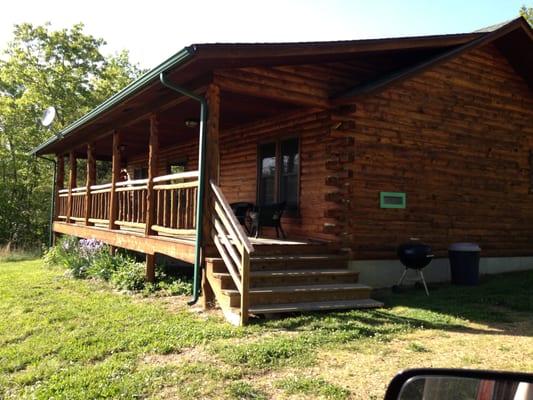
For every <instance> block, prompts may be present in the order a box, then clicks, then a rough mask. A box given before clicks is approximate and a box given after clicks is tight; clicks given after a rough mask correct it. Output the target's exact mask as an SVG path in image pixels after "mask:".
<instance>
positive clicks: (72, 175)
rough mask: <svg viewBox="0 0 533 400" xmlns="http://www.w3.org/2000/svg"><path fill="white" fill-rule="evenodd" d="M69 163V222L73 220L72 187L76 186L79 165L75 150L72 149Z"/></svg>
mask: <svg viewBox="0 0 533 400" xmlns="http://www.w3.org/2000/svg"><path fill="white" fill-rule="evenodd" d="M68 163H69V180H68V202H67V204H68V205H67V219H66V221H67V223H70V222H72V221H71V220H70V218H71V217H72V202H73V199H72V189H74V188H75V187H76V181H77V173H78V171H77V165H76V156H75V154H74V151H70V153H69V157H68Z"/></svg>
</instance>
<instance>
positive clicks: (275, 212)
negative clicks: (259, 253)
mask: <svg viewBox="0 0 533 400" xmlns="http://www.w3.org/2000/svg"><path fill="white" fill-rule="evenodd" d="M286 205H287V203H286V202H283V203H275V204H270V205H268V206H261V207H259V208H258V209H257V211H256V212H253V213H251V219H252V234H255V237H256V238H257V237H258V236H259V234H260V233H261V229H262V228H263V227H265V226H268V227H272V228H276V237H277V238H278V239H279V233H280V232H281V236H282V237H283V239H286V237H287V236H286V235H285V232H284V231H283V228H282V227H281V217H282V216H283V212H284V211H285V207H286Z"/></svg>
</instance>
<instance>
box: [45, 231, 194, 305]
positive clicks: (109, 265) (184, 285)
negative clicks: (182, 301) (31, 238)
mask: <svg viewBox="0 0 533 400" xmlns="http://www.w3.org/2000/svg"><path fill="white" fill-rule="evenodd" d="M44 262H45V264H46V265H48V266H53V265H59V266H62V267H64V268H66V269H67V270H69V271H70V273H71V275H72V276H73V277H75V278H98V279H102V280H104V281H109V282H111V284H112V285H113V286H115V287H116V288H118V289H120V290H128V291H132V292H133V291H143V292H144V293H154V292H160V293H161V294H163V295H182V294H189V293H190V292H191V284H190V283H189V282H185V281H182V280H181V279H176V278H172V277H170V276H168V275H166V274H165V273H164V271H163V270H162V269H161V268H157V269H156V281H157V283H148V282H146V281H145V276H144V274H145V266H144V264H142V263H139V262H137V261H135V259H134V258H133V257H132V256H131V255H129V254H127V253H126V254H116V255H111V253H110V251H109V246H106V245H104V244H103V243H102V242H100V241H98V240H95V239H81V240H78V239H77V238H75V237H70V236H67V237H64V238H63V239H62V240H61V241H60V242H59V243H58V244H57V245H56V246H54V247H52V248H51V249H49V250H48V251H47V252H46V254H45V255H44Z"/></svg>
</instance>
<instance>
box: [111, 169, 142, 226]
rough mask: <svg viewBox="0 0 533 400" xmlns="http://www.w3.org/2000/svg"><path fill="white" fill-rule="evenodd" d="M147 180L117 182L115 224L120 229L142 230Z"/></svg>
mask: <svg viewBox="0 0 533 400" xmlns="http://www.w3.org/2000/svg"><path fill="white" fill-rule="evenodd" d="M147 184H148V179H137V180H131V181H124V182H118V183H117V184H116V189H115V191H116V192H117V198H118V214H117V220H116V221H115V224H117V225H118V226H120V227H126V228H137V229H144V227H145V221H146V196H147V190H148V186H147Z"/></svg>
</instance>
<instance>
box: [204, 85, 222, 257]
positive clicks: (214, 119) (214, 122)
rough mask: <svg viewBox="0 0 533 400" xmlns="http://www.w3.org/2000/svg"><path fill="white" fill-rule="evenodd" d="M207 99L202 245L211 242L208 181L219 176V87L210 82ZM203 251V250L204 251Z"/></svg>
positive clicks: (211, 195)
mask: <svg viewBox="0 0 533 400" xmlns="http://www.w3.org/2000/svg"><path fill="white" fill-rule="evenodd" d="M206 100H207V116H208V117H207V118H208V119H207V133H206V149H205V179H204V185H205V186H204V201H203V205H202V207H203V208H204V213H203V221H202V224H203V238H202V243H203V244H204V245H210V244H213V240H212V239H211V229H212V211H211V210H212V208H213V203H214V197H213V196H214V195H213V193H211V188H210V184H209V181H210V180H212V181H213V182H215V184H218V181H219V176H220V171H219V169H220V150H219V137H220V132H219V122H220V88H219V87H218V86H217V85H214V84H211V85H209V86H208V88H207V92H206ZM204 253H205V252H204Z"/></svg>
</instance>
